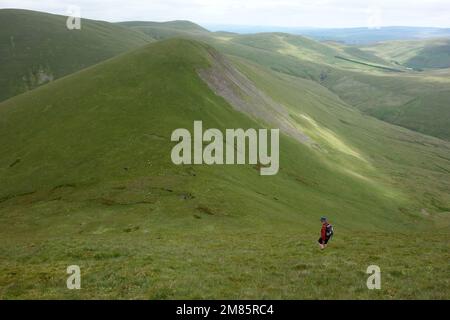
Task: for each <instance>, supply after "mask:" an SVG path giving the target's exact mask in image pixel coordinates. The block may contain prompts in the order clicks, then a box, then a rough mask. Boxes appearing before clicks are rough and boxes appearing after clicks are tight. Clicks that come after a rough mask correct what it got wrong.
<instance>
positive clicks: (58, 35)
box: [0, 9, 149, 101]
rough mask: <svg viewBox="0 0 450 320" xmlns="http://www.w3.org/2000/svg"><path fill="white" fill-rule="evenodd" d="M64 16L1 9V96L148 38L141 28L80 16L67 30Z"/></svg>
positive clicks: (96, 60)
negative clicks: (76, 26)
mask: <svg viewBox="0 0 450 320" xmlns="http://www.w3.org/2000/svg"><path fill="white" fill-rule="evenodd" d="M66 20H67V17H64V16H59V15H52V14H47V13H41V12H35V11H27V10H16V9H1V10H0V74H1V77H0V101H1V100H5V99H7V98H10V97H12V96H14V95H17V94H20V93H22V92H24V91H27V90H30V89H32V88H35V87H37V86H39V85H41V84H43V83H46V82H49V81H52V80H54V79H57V78H60V77H62V76H65V75H67V74H70V73H72V72H75V71H78V70H81V69H83V68H86V67H88V66H91V65H93V64H95V63H98V62H100V61H103V60H106V59H109V58H111V57H113V56H115V55H118V54H120V53H123V52H125V51H128V50H130V49H133V48H136V47H139V46H142V45H144V44H146V43H148V41H149V40H148V38H147V37H146V36H145V35H143V34H142V33H139V32H135V31H133V30H130V29H127V28H125V27H122V26H119V25H116V24H111V23H108V22H102V21H93V20H88V19H82V25H81V30H68V29H67V28H66Z"/></svg>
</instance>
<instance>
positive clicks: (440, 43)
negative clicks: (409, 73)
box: [363, 38, 450, 70]
mask: <svg viewBox="0 0 450 320" xmlns="http://www.w3.org/2000/svg"><path fill="white" fill-rule="evenodd" d="M363 50H365V51H368V52H373V53H374V54H376V55H378V56H380V57H383V58H384V59H387V60H390V61H392V62H393V63H396V64H400V65H404V66H406V67H408V68H413V69H416V70H423V69H439V68H450V39H448V38H442V39H431V40H416V41H390V42H383V43H379V44H376V45H372V46H368V47H364V48H363Z"/></svg>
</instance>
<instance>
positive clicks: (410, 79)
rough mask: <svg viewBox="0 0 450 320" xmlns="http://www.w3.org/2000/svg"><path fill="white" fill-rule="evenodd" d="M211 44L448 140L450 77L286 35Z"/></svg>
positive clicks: (230, 38)
mask: <svg viewBox="0 0 450 320" xmlns="http://www.w3.org/2000/svg"><path fill="white" fill-rule="evenodd" d="M304 39H305V40H304ZM208 41H209V42H210V43H211V44H212V45H214V46H215V47H216V48H218V50H220V51H221V52H224V53H227V54H230V55H233V56H238V57H242V58H245V59H247V60H250V61H253V62H256V63H258V64H260V65H263V66H265V67H269V68H271V69H272V70H276V71H279V72H282V73H285V74H288V75H293V76H296V77H301V78H304V79H308V80H313V81H315V82H317V83H319V84H321V85H323V86H326V87H327V88H328V89H330V90H331V91H333V92H334V93H336V94H337V95H338V96H339V97H340V98H341V99H343V100H344V101H345V102H347V103H348V104H350V105H351V106H353V107H354V108H356V109H358V110H361V111H363V112H365V113H367V114H370V115H373V116H376V117H378V118H380V119H382V120H385V121H388V122H391V123H394V124H397V125H401V126H403V127H406V128H409V129H412V130H416V131H419V132H422V133H425V134H429V135H433V136H436V137H439V138H442V139H446V140H449V139H450V108H448V107H447V104H446V103H443V102H444V101H446V100H445V99H446V97H447V96H448V93H449V90H450V86H449V84H450V77H449V75H448V72H436V71H427V72H415V71H411V70H408V69H407V68H406V67H404V66H401V65H398V64H395V63H393V62H391V61H389V62H388V60H387V59H383V57H377V56H374V55H373V54H368V55H364V54H362V53H361V51H362V50H354V49H352V50H349V49H348V48H350V47H346V46H342V45H336V44H334V43H333V44H331V43H317V42H314V41H312V40H308V39H306V38H302V37H298V36H289V35H284V34H261V35H243V36H239V35H229V36H228V37H223V36H220V37H218V36H217V37H214V38H210V39H209V40H208ZM258 43H259V44H258ZM380 59H381V60H380ZM382 62H384V63H382ZM411 104H414V108H409V106H410V105H411Z"/></svg>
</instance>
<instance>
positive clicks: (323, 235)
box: [318, 217, 334, 250]
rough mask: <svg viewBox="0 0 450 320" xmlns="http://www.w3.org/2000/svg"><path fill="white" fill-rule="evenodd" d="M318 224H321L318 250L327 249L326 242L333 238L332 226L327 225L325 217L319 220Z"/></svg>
mask: <svg viewBox="0 0 450 320" xmlns="http://www.w3.org/2000/svg"><path fill="white" fill-rule="evenodd" d="M320 222H322V229H321V230H320V238H319V241H318V242H319V245H320V250H323V249H325V248H326V247H327V243H328V241H329V240H330V239H331V237H332V236H333V233H334V231H333V226H332V225H331V224H329V223H328V220H327V218H326V217H322V218H320Z"/></svg>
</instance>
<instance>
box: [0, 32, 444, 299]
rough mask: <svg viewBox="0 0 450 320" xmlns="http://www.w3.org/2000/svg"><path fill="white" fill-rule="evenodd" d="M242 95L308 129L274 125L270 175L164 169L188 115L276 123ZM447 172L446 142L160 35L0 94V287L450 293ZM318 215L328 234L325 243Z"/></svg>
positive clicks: (199, 294)
mask: <svg viewBox="0 0 450 320" xmlns="http://www.w3.org/2000/svg"><path fill="white" fill-rule="evenodd" d="M221 41H226V40H221ZM239 46H242V47H245V46H243V45H239ZM261 57H264V56H261ZM224 61H228V62H224ZM205 74H206V75H210V76H213V77H216V78H217V79H218V80H220V81H222V82H220V81H219V82H220V83H222V84H223V85H224V86H225V87H229V88H233V90H231V91H227V90H220V88H218V90H216V91H214V83H209V82H208V80H211V79H212V78H211V77H210V78H208V77H205V76H204V75H205ZM118 75H120V76H118ZM234 77H238V80H239V83H241V84H242V87H237V88H236V87H233V86H234V84H233V83H234V82H233V80H235V78H234ZM244 88H250V89H249V90H247V91H246V90H244ZM227 92H228V93H229V92H232V96H230V95H229V94H228V93H227ZM239 99H240V100H239ZM261 99H262V100H261ZM233 101H241V102H242V101H244V102H245V101H247V102H248V106H249V108H250V109H246V110H245V111H244V112H241V111H238V110H237V109H238V107H239V102H237V103H236V104H233V103H232V102H233ZM252 101H263V102H264V104H263V106H265V104H267V105H268V106H274V105H276V106H277V108H278V109H277V110H278V111H279V114H280V115H282V116H280V118H279V120H278V121H281V123H289V124H290V125H292V126H293V127H294V129H295V130H296V132H298V133H302V134H306V135H307V136H308V137H309V138H310V139H311V142H309V143H300V142H299V141H298V140H297V139H295V137H294V135H293V133H292V132H289V131H284V133H283V134H282V136H281V141H280V154H281V158H280V161H281V169H280V173H279V174H278V175H276V176H266V177H263V176H260V175H259V171H258V167H255V166H251V165H240V166H206V165H200V166H198V165H197V166H194V165H192V166H175V165H173V164H172V162H171V160H170V151H171V148H172V146H173V145H174V143H172V142H170V135H171V133H172V131H173V130H174V129H176V128H188V129H190V128H192V124H193V121H194V120H202V121H203V124H204V127H205V128H212V127H213V128H219V129H221V130H224V129H225V128H239V127H241V128H252V127H254V128H260V127H266V126H268V127H271V126H273V125H274V124H273V123H271V122H270V119H269V120H268V119H264V118H263V117H261V118H260V117H259V116H258V113H257V112H258V111H260V108H261V105H259V104H254V103H252ZM191 130H192V129H191ZM449 181H450V144H449V143H447V142H444V141H442V140H439V139H435V138H431V137H427V136H422V135H420V134H418V133H414V132H411V131H409V130H406V129H402V128H399V127H395V126H391V125H389V124H386V123H384V122H382V121H379V120H376V119H373V118H370V117H366V116H364V115H362V114H360V113H359V112H357V111H355V110H354V109H353V108H352V107H350V106H349V105H348V104H346V103H345V102H344V101H342V100H341V99H340V98H339V97H338V96H336V95H335V94H334V93H332V92H331V91H329V90H328V89H326V88H325V87H323V86H321V85H319V84H318V83H316V82H314V81H310V80H305V79H301V78H299V77H293V76H290V75H287V74H285V73H281V72H277V71H274V70H273V69H270V68H266V67H263V66H262V65H261V64H257V63H253V62H251V61H249V60H248V59H244V58H239V57H236V56H234V57H231V56H230V57H229V59H226V58H224V57H223V56H222V55H220V54H219V53H218V52H217V51H216V50H215V49H213V48H212V47H211V46H209V45H206V44H204V43H200V42H196V41H190V40H181V39H172V40H166V41H161V42H156V43H154V44H150V45H148V46H146V47H144V48H141V49H138V50H135V51H133V52H130V53H127V54H125V55H122V56H119V57H116V58H113V59H110V60H108V61H105V62H103V63H100V64H97V65H95V66H93V67H91V68H88V69H85V70H83V71H80V72H77V73H75V74H72V75H70V76H67V77H64V78H62V79H59V80H57V81H54V82H52V83H49V84H47V85H44V86H41V87H39V88H37V89H35V90H33V91H30V92H27V93H24V94H22V95H19V96H17V97H15V98H13V99H10V100H7V101H5V102H3V103H0V199H1V200H0V220H1V221H0V228H1V229H0V237H1V239H0V240H1V242H2V246H1V249H0V250H1V254H0V257H1V258H0V259H1V260H0V297H2V298H37V297H39V298H94V297H95V298H107V297H109V298H149V299H161V298H380V299H389V298H448V292H450V290H449V282H448V280H445V279H447V273H448V272H447V265H448V252H447V246H448V241H449V234H448V227H449V226H448V211H450V197H449V194H450V192H449V190H450V185H449ZM324 214H326V215H328V216H330V219H331V222H332V223H333V224H334V225H335V228H336V230H337V232H336V237H335V239H334V240H333V243H332V244H331V247H330V248H329V250H328V251H324V252H320V251H318V250H317V248H316V244H315V241H316V239H317V238H318V231H319V228H320V223H319V222H318V218H319V217H320V216H321V215H324ZM399 257H401V259H399ZM70 264H78V265H80V267H81V269H82V274H83V275H82V287H83V289H82V290H80V291H76V292H75V291H70V290H67V289H66V288H65V279H66V274H65V270H66V267H67V265H70ZM371 264H378V265H380V267H381V268H382V272H383V289H382V290H381V291H369V290H367V288H366V287H365V283H366V279H367V275H366V274H365V270H366V268H367V266H369V265H371ZM324 275H326V276H324Z"/></svg>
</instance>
